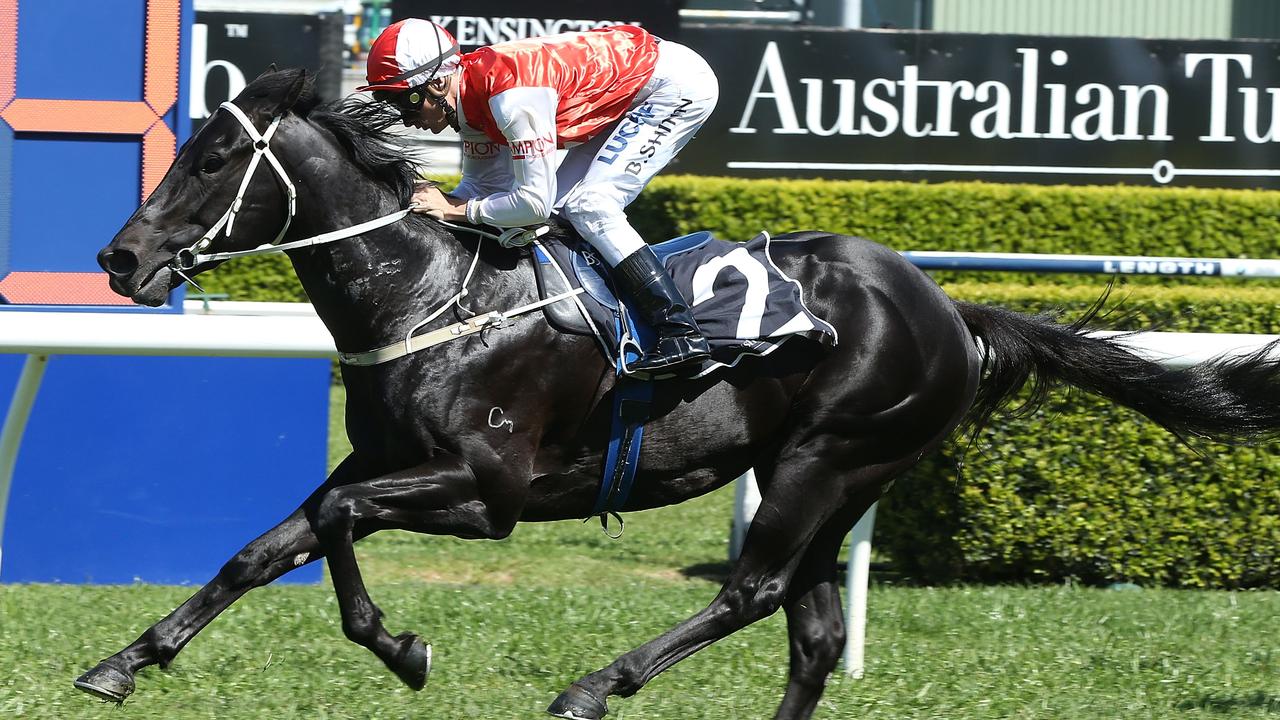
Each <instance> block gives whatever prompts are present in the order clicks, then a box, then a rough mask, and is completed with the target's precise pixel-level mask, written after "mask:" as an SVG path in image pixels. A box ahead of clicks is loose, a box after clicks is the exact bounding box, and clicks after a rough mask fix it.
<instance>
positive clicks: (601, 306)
mask: <svg viewBox="0 0 1280 720" xmlns="http://www.w3.org/2000/svg"><path fill="white" fill-rule="evenodd" d="M769 241H770V237H769V234H768V233H761V234H760V235H758V236H756V237H755V238H753V239H751V240H749V241H747V242H745V243H734V242H727V241H724V240H719V239H717V238H715V237H713V236H712V235H711V233H710V232H707V231H705V230H704V231H701V232H696V233H693V234H690V235H685V236H683V237H679V238H676V239H674V240H668V241H666V242H664V243H660V244H657V245H654V246H653V250H654V252H655V253H656V254H657V255H658V258H659V259H660V260H661V261H662V263H663V265H664V266H665V267H666V269H667V272H669V273H670V274H671V277H672V279H673V280H675V283H676V287H677V288H678V289H679V290H680V292H681V294H682V295H684V297H685V299H686V300H687V301H688V302H689V305H690V308H691V309H692V311H693V316H694V319H695V320H697V322H698V327H699V328H701V329H702V332H703V334H704V335H705V336H706V338H707V340H708V342H709V343H710V345H711V359H710V360H709V361H707V362H705V363H704V364H703V367H702V368H701V370H700V371H699V372H698V373H696V376H698V377H701V376H703V375H707V374H709V373H711V372H714V371H715V370H716V369H718V368H721V367H726V366H732V365H734V364H736V363H737V362H738V361H739V360H740V359H741V358H742V357H744V356H748V355H767V354H769V353H771V352H773V351H774V350H776V349H777V348H778V347H780V346H781V345H782V343H783V342H785V341H786V340H788V339H790V338H793V337H796V336H802V337H808V338H810V339H812V340H816V341H818V342H820V343H823V344H825V345H828V346H834V345H835V344H836V343H837V342H838V341H839V337H838V334H837V333H836V330H835V328H834V327H832V326H831V325H830V324H828V323H827V322H826V321H824V320H822V319H821V318H819V317H818V316H817V315H814V314H813V313H812V312H810V311H809V308H807V307H806V306H805V304H804V300H803V291H802V289H801V287H800V284H799V283H798V282H796V281H795V280H793V279H791V278H789V277H787V276H786V275H785V274H783V272H782V271H781V270H780V269H779V268H778V266H777V265H775V264H774V262H773V259H772V258H770V256H769ZM534 255H535V259H536V262H535V264H534V265H535V268H536V274H537V278H538V290H539V294H540V295H541V296H542V297H544V298H546V297H551V296H553V295H557V294H560V293H564V292H568V291H570V290H575V289H577V288H579V287H581V288H583V289H584V290H585V292H583V293H581V294H579V295H577V296H575V297H574V298H573V300H572V301H569V300H566V301H561V302H557V303H552V304H550V305H546V306H544V308H543V310H544V312H545V313H546V316H547V321H548V322H549V323H551V325H552V326H553V327H555V328H556V329H558V330H560V331H561V332H568V333H573V334H579V335H594V336H595V337H596V339H597V340H598V341H599V342H600V346H601V349H602V350H603V351H604V353H605V356H606V357H608V359H609V360H610V362H612V363H614V365H615V367H616V368H617V369H618V373H619V374H620V375H621V374H627V372H628V371H627V369H626V365H627V363H629V362H633V361H634V360H635V359H637V358H638V357H640V356H641V353H642V349H643V348H647V347H649V343H650V342H651V341H652V337H653V334H652V331H651V330H650V329H649V328H648V327H647V326H646V325H645V324H644V322H643V321H638V320H637V319H636V318H634V317H632V315H631V313H630V311H629V310H628V308H627V307H626V304H625V303H619V301H618V297H617V294H616V293H615V292H614V289H613V281H612V279H611V278H610V276H609V270H608V269H607V267H606V266H605V265H604V261H603V260H602V259H601V258H600V256H599V255H598V254H597V253H596V251H595V250H594V249H592V248H591V246H589V245H587V244H586V243H585V242H583V241H581V240H578V239H577V238H572V239H565V240H560V239H558V238H557V239H552V240H546V241H539V242H536V243H535V252H534Z"/></svg>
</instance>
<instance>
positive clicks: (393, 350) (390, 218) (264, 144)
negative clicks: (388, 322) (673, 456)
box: [170, 101, 582, 365]
mask: <svg viewBox="0 0 1280 720" xmlns="http://www.w3.org/2000/svg"><path fill="white" fill-rule="evenodd" d="M218 107H219V108H220V109H223V110H226V111H227V112H229V113H231V115H232V117H234V118H235V119H236V120H237V121H239V122H240V125H241V126H242V127H243V128H244V130H245V132H246V133H248V135H249V139H250V140H252V141H253V158H252V159H250V160H249V167H248V168H247V169H246V170H245V174H244V178H243V179H242V180H241V181H240V189H239V190H237V191H236V197H235V199H234V200H232V201H231V207H229V208H227V211H226V212H225V213H223V214H222V217H221V218H220V219H219V220H218V222H216V223H214V224H213V227H211V228H209V230H208V232H206V233H205V234H204V235H202V236H201V237H200V239H199V240H197V241H196V242H194V243H193V244H192V245H191V246H190V247H187V248H183V249H182V250H179V251H178V253H177V255H175V256H174V258H173V261H172V262H171V263H170V267H171V268H172V269H173V270H174V272H177V273H178V274H179V275H181V276H182V277H183V278H184V279H186V280H187V282H191V279H190V278H187V276H186V274H185V273H184V271H188V270H193V269H195V268H196V267H197V266H199V265H201V264H203V263H207V262H216V261H219V260H232V259H235V258H240V257H248V256H250V255H265V254H268V253H281V252H286V251H288V250H295V249H297V248H304V247H311V246H315V245H323V244H326V243H331V242H335V241H337V240H345V239H346V238H350V237H355V236H356V235H363V234H364V233H367V232H369V231H371V230H377V229H378V228H381V227H386V226H387V225H390V224H392V223H396V222H399V221H400V220H403V219H404V218H405V217H406V216H408V215H409V213H410V212H412V211H413V207H414V206H413V205H410V206H409V207H408V208H405V209H404V210H397V211H396V212H393V213H390V214H388V215H383V216H381V217H377V218H374V219H372V220H368V221H366V222H362V223H360V224H358V225H352V226H351V227H349V228H343V229H341V230H334V231H331V232H327V233H322V234H320V235H314V236H312V237H309V238H304V239H302V240H294V241H292V242H287V243H281V242H280V241H281V240H283V239H284V235H285V233H286V232H288V231H289V225H290V224H291V223H292V222H293V217H294V216H295V215H297V214H298V192H297V189H296V188H294V185H293V181H292V180H290V179H289V174H288V173H286V172H285V170H284V165H282V164H281V163H280V160H279V159H278V158H276V156H275V154H274V153H272V152H271V144H270V143H271V138H272V137H273V136H274V135H275V132H276V129H277V128H279V127H280V120H281V119H282V118H283V117H284V116H283V115H277V116H276V117H275V118H274V119H272V121H271V124H270V125H268V126H267V131H266V132H264V133H261V134H259V133H258V129H257V128H255V127H254V126H253V122H252V121H251V120H249V117H248V116H247V115H245V114H244V111H243V110H241V109H240V108H239V107H237V106H236V105H235V104H233V103H232V102H230V101H227V102H224V103H222V104H221V105H219V106H218ZM263 157H266V159H267V163H268V164H269V165H270V166H271V168H272V169H273V170H275V172H276V175H277V176H278V177H279V178H280V182H281V183H283V184H284V187H285V191H286V193H287V194H288V196H289V206H288V208H286V210H285V218H284V227H282V228H280V232H279V233H278V234H277V235H276V237H275V239H274V240H272V241H271V242H270V243H267V244H265V245H260V246H258V247H256V248H253V249H252V250H234V251H229V252H219V253H207V254H206V253H204V252H203V251H204V250H205V249H207V248H208V247H209V245H210V244H211V243H212V242H213V238H215V237H217V235H218V233H219V232H221V231H222V229H223V227H225V228H226V235H227V237H231V230H232V227H233V226H234V225H235V219H236V213H238V212H240V206H241V204H242V202H243V201H244V195H245V192H246V191H248V189H249V181H250V180H251V179H252V178H253V173H254V171H255V170H257V169H258V163H259V162H261V160H262V158H263ZM437 222H439V223H440V224H441V225H444V226H446V227H449V228H453V229H455V230H460V231H463V232H469V233H474V234H476V235H479V236H481V237H484V238H489V239H491V240H496V241H498V242H499V243H501V244H502V245H503V246H511V245H523V244H528V243H529V242H532V241H533V240H534V239H535V238H537V237H538V236H540V235H543V234H545V233H546V232H547V228H546V227H545V226H543V227H540V228H536V229H534V230H526V229H525V228H508V229H507V230H504V231H503V232H502V233H501V234H499V235H495V234H493V233H489V232H485V231H484V230H480V229H479V228H473V227H466V226H464V225H455V224H453V223H449V222H445V221H443V220H437ZM479 259H480V251H479V248H477V249H476V253H475V255H474V256H472V258H471V266H470V267H469V268H468V269H467V274H466V276H465V277H463V279H462V288H461V289H460V290H459V291H458V292H457V293H456V294H454V296H453V297H451V298H449V299H448V300H447V301H445V303H444V304H443V305H441V306H440V307H439V308H437V309H436V310H435V311H433V312H432V313H431V314H430V315H428V316H427V318H426V319H425V320H423V321H421V322H419V323H417V324H416V325H414V326H413V327H411V328H409V332H407V333H405V337H404V342H403V343H394V344H392V345H388V346H386V347H381V348H377V349H374V350H369V351H367V352H362V353H343V352H340V353H338V360H339V361H340V362H342V363H343V364H346V365H377V364H380V363H384V362H388V361H391V360H395V359H397V358H401V357H404V356H405V355H409V354H411V353H415V352H418V351H419V350H425V349H427V348H429V347H432V346H434V345H439V344H440V343H442V342H446V341H448V340H453V339H455V338H460V337H466V336H467V335H471V334H474V333H476V332H479V331H481V330H484V329H486V328H497V327H500V326H501V325H502V324H503V323H504V322H505V321H506V320H507V319H509V318H512V317H515V316H517V315H522V314H524V313H527V312H530V311H532V310H536V309H538V308H541V307H543V306H544V305H550V304H551V303H555V302H559V301H561V300H566V299H568V298H571V297H573V296H575V295H577V294H579V293H581V292H582V288H578V289H576V290H570V291H568V292H564V293H560V294H559V295H555V296H552V297H549V298H545V299H543V300H539V301H538V302H534V303H529V304H528V305H523V306H521V307H518V308H516V309H514V310H508V311H507V312H504V313H500V312H496V311H492V312H488V313H483V314H480V315H474V316H472V317H470V318H468V319H467V320H466V321H464V322H461V323H457V324H454V325H450V326H448V327H445V328H441V329H439V330H435V331H432V332H429V333H426V334H424V335H419V336H415V335H414V333H415V332H417V331H418V329H419V328H421V327H422V326H424V325H426V324H427V323H430V322H431V321H432V320H435V319H436V318H438V317H440V315H441V314H443V313H444V312H445V311H446V310H448V309H449V306H451V305H453V304H455V303H458V307H459V309H461V308H462V305H461V301H462V298H463V297H465V296H466V295H467V284H468V283H470V282H471V276H472V275H473V274H475V269H476V263H477V261H479ZM192 284H193V285H194V284H195V283H193V282H192ZM197 287H199V286H197Z"/></svg>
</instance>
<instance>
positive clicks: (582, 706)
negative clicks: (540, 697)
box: [547, 683, 609, 720]
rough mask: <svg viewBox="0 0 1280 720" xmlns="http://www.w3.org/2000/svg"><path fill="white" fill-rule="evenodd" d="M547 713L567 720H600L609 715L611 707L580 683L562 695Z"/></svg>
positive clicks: (570, 687)
mask: <svg viewBox="0 0 1280 720" xmlns="http://www.w3.org/2000/svg"><path fill="white" fill-rule="evenodd" d="M547 712H549V713H551V715H552V716H553V717H558V718H566V720H600V718H602V717H604V716H605V715H608V714H609V706H608V705H605V704H604V702H603V701H602V700H600V699H599V698H597V697H596V696H595V695H592V694H591V692H590V691H589V690H587V689H586V688H584V687H582V686H581V685H579V684H578V683H574V684H572V685H570V686H569V689H568V690H565V691H564V692H562V693H560V697H558V698H556V701H555V702H553V703H551V707H549V708H547Z"/></svg>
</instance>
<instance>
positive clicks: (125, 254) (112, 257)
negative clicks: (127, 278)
mask: <svg viewBox="0 0 1280 720" xmlns="http://www.w3.org/2000/svg"><path fill="white" fill-rule="evenodd" d="M102 269H103V270H106V271H107V272H109V273H111V274H112V275H129V274H131V273H132V272H133V271H134V270H137V269H138V258H137V257H135V256H134V254H133V253H131V252H129V251H128V250H113V251H111V252H109V253H106V254H104V255H103V256H102Z"/></svg>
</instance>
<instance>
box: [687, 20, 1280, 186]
mask: <svg viewBox="0 0 1280 720" xmlns="http://www.w3.org/2000/svg"><path fill="white" fill-rule="evenodd" d="M681 41H682V42H684V43H685V44H688V45H690V46H691V47H693V48H695V49H696V50H698V51H699V52H700V53H701V54H702V55H703V56H705V57H706V58H707V60H708V61H709V62H710V63H711V65H712V67H713V68H715V70H716V73H717V75H718V76H719V79H720V89H721V96H720V102H719V105H718V106H717V108H716V111H715V113H714V114H713V115H712V117H711V119H710V120H709V121H708V123H707V125H706V126H705V127H704V128H703V130H702V131H701V132H700V133H699V136H698V138H697V139H696V140H694V141H693V142H692V143H690V145H689V146H688V147H687V148H686V149H685V150H684V151H683V152H682V153H681V156H680V157H679V158H678V161H679V162H678V165H674V166H673V168H672V169H673V170H677V171H679V172H698V173H706V174H717V175H725V174H731V175H747V176H757V177H759V176H799V177H828V178H845V179H902V180H922V179H923V180H936V181H940V180H962V179H984V180H992V181H1000V182H1032V183H1077V184H1110V183H1129V184H1146V185H1164V184H1172V185H1198V186H1223V187H1280V150H1278V148H1280V43H1275V42H1254V41H1182V40H1140V39H1133V38H1078V37H1032V36H1011V35H971V34H948V33H929V32H877V31H846V30H818V29H796V30H792V29H782V28H776V27H775V28H752V27H745V26H737V27H733V28H726V27H723V26H714V27H713V26H690V27H686V28H684V29H683V31H682V37H681Z"/></svg>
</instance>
